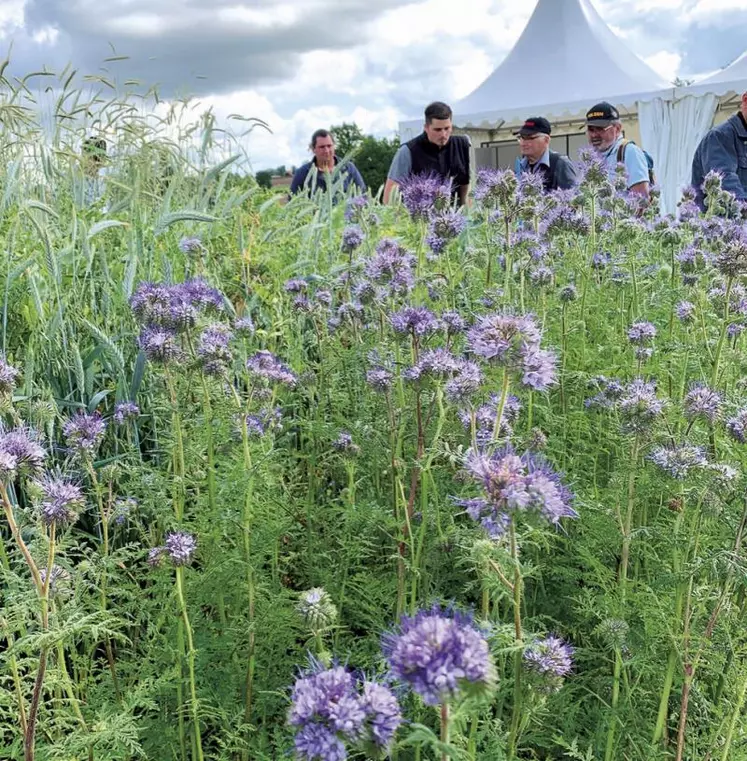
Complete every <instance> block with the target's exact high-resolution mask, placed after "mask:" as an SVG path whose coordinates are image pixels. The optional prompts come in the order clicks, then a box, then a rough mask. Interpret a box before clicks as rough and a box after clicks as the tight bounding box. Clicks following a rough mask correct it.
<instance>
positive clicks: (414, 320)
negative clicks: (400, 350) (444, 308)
mask: <svg viewBox="0 0 747 761" xmlns="http://www.w3.org/2000/svg"><path fill="white" fill-rule="evenodd" d="M389 319H390V322H391V324H392V328H394V330H395V332H397V333H411V334H412V335H415V336H424V335H427V334H428V333H433V332H435V331H436V330H438V329H439V327H440V323H439V321H438V318H437V317H436V316H435V315H434V314H433V312H431V311H430V310H429V309H427V308H426V307H404V308H403V309H400V310H399V311H398V312H395V313H394V314H393V315H392V316H391V317H390V318H389Z"/></svg>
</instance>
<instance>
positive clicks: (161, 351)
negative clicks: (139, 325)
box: [138, 327, 184, 365]
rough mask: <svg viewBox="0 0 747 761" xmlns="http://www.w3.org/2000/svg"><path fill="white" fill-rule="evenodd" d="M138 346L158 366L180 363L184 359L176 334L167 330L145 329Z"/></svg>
mask: <svg viewBox="0 0 747 761" xmlns="http://www.w3.org/2000/svg"><path fill="white" fill-rule="evenodd" d="M138 344H139V346H140V348H141V349H142V350H143V353H144V354H145V356H146V357H147V358H148V359H149V360H150V361H151V362H156V363H158V364H162V365H166V364H169V363H171V362H179V361H180V360H181V359H183V357H184V352H183V351H182V349H181V347H180V346H179V342H178V339H177V336H176V333H175V332H174V331H173V330H168V329H166V328H157V327H145V328H143V330H142V332H141V333H140V337H139V338H138Z"/></svg>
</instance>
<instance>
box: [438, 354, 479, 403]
mask: <svg viewBox="0 0 747 761" xmlns="http://www.w3.org/2000/svg"><path fill="white" fill-rule="evenodd" d="M481 383H482V370H481V369H480V366H479V365H478V364H477V363H475V362H470V361H468V360H461V361H460V362H459V366H458V369H457V371H456V373H455V374H454V375H453V377H452V378H450V379H449V380H448V381H446V384H445V385H444V393H445V394H446V398H447V399H448V400H449V401H450V402H456V403H459V402H464V401H466V400H467V399H469V398H470V397H471V396H473V395H474V394H476V393H477V391H478V390H479V388H480V384H481Z"/></svg>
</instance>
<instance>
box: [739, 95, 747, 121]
mask: <svg viewBox="0 0 747 761" xmlns="http://www.w3.org/2000/svg"><path fill="white" fill-rule="evenodd" d="M740 111H741V112H742V116H744V118H745V119H747V92H744V93H742V104H741V106H740Z"/></svg>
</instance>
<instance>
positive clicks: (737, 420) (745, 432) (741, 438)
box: [726, 410, 747, 444]
mask: <svg viewBox="0 0 747 761" xmlns="http://www.w3.org/2000/svg"><path fill="white" fill-rule="evenodd" d="M726 432H727V433H728V434H729V436H731V438H732V439H734V441H736V442H738V443H739V444H744V443H746V442H747V410H739V412H737V414H736V415H735V416H734V417H732V418H729V420H728V421H727V422H726Z"/></svg>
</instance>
